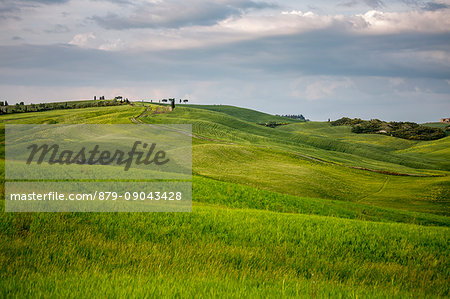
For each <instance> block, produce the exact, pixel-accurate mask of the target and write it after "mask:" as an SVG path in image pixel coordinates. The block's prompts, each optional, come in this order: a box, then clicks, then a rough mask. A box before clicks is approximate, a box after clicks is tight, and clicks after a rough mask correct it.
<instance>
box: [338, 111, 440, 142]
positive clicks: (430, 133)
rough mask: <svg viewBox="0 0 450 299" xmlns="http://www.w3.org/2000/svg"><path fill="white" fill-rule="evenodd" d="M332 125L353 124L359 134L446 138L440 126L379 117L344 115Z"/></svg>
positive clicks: (410, 138)
mask: <svg viewBox="0 0 450 299" xmlns="http://www.w3.org/2000/svg"><path fill="white" fill-rule="evenodd" d="M331 125H332V126H351V127H352V132H353V133H357V134H361V133H363V134H382V135H388V136H393V137H398V138H403V139H409V140H436V139H440V138H444V137H445V136H446V134H445V132H444V131H443V130H442V129H440V128H432V127H427V126H422V125H419V124H416V123H413V122H393V121H391V122H386V121H381V120H379V119H371V120H362V119H360V118H353V119H351V118H348V117H343V118H340V119H338V120H335V121H332V122H331Z"/></svg>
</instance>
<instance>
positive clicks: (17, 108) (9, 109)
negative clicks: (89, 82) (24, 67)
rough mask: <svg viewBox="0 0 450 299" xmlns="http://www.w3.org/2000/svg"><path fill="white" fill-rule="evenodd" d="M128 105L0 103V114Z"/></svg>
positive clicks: (116, 102)
mask: <svg viewBox="0 0 450 299" xmlns="http://www.w3.org/2000/svg"><path fill="white" fill-rule="evenodd" d="M127 104H130V102H129V101H128V99H126V100H122V99H120V100H117V99H113V100H96V101H73V102H70V101H69V102H60V103H40V104H30V105H25V104H24V103H23V102H20V103H17V104H15V105H8V102H0V114H12V113H24V112H40V111H49V110H61V109H80V108H89V107H106V106H120V105H127Z"/></svg>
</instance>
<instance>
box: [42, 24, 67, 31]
mask: <svg viewBox="0 0 450 299" xmlns="http://www.w3.org/2000/svg"><path fill="white" fill-rule="evenodd" d="M45 32H46V33H67V32H70V29H69V27H67V26H66V25H61V24H56V25H55V26H53V27H52V28H51V29H47V30H45Z"/></svg>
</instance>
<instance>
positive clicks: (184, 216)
mask: <svg viewBox="0 0 450 299" xmlns="http://www.w3.org/2000/svg"><path fill="white" fill-rule="evenodd" d="M152 111H153V112H154V111H156V110H155V105H150V104H149V103H137V104H136V105H135V106H117V107H101V108H85V109H73V110H55V111H48V112H38V113H23V114H11V115H3V116H0V119H1V120H2V130H1V132H2V134H3V137H2V140H3V142H4V129H3V128H4V124H5V123H40V124H45V123H48V124H51V123H101V124H108V123H129V124H131V123H136V125H139V124H140V123H147V124H167V123H191V124H192V128H193V131H192V135H193V202H194V203H193V212H192V213H178V214H177V213H2V216H1V217H0V227H1V229H0V238H1V241H0V252H1V253H0V269H1V273H0V294H1V296H2V297H7V296H11V297H31V296H36V295H38V296H44V297H56V296H65V297H80V296H94V297H97V296H111V297H118V296H127V297H129V296H134V297H141V296H144V295H146V296H171V297H173V296H183V297H186V296H189V297H193V296H196V297H197V296H200V297H211V296H221V297H223V296H227V297H229V296H232V297H241V296H242V297H244V296H245V297H250V296H251V297H268V296H270V297H275V296H287V297H298V296H302V297H339V296H341V297H342V296H343V297H367V298H376V297H380V298H386V297H398V298H404V297H414V298H417V297H424V298H429V297H447V296H449V284H448V279H449V276H450V273H449V269H450V265H449V261H450V248H449V241H450V231H449V226H450V218H449V213H450V210H449V198H450V193H449V192H450V180H449V176H448V175H449V174H450V164H449V161H450V159H449V158H450V151H449V148H450V147H449V145H450V137H446V138H443V139H440V140H436V141H408V140H403V139H398V138H394V137H388V136H379V135H361V134H352V133H351V132H350V129H349V128H347V127H331V126H330V125H329V124H328V123H319V122H306V123H304V122H299V121H296V120H292V119H286V118H281V117H277V116H273V115H268V114H265V113H260V112H257V111H254V110H249V109H243V108H238V107H232V106H222V105H213V106H212V105H210V106H201V105H178V106H177V107H176V109H175V110H174V111H173V112H167V113H158V114H157V113H153V112H152ZM267 121H275V122H289V124H288V125H285V126H279V127H277V128H269V127H264V126H261V125H258V124H257V123H258V122H267ZM2 155H4V153H3V147H2ZM1 164H2V166H1V171H2V177H4V160H3V159H2V160H1ZM2 188H3V187H2ZM3 193H4V192H2V194H3ZM2 200H4V199H3V198H2ZM1 209H4V205H3V204H2V208H1Z"/></svg>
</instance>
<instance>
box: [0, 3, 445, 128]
mask: <svg viewBox="0 0 450 299" xmlns="http://www.w3.org/2000/svg"><path fill="white" fill-rule="evenodd" d="M94 95H96V96H97V97H98V96H102V95H104V96H105V97H106V98H112V97H114V96H116V95H122V96H124V97H127V98H129V99H130V100H141V99H146V100H150V99H153V100H157V99H162V98H177V99H178V98H180V99H189V102H190V103H193V104H222V105H236V106H240V107H247V108H251V109H256V110H259V111H263V112H267V113H271V114H303V115H304V116H305V117H306V118H308V119H311V120H327V119H328V118H330V119H332V120H333V119H337V118H340V117H343V116H347V117H360V118H363V119H372V118H378V119H382V120H388V121H391V120H396V121H415V122H428V121H439V119H440V118H442V117H450V0H434V1H421V0H392V1H386V0H335V1H328V0H323V1H320V0H319V1H318V0H316V1H309V0H307V1H292V0H283V1H270V0H264V1H259V0H212V1H200V0H192V1H188V0H185V1H183V0H149V1H135V0H0V99H1V100H7V101H8V103H9V104H14V103H17V102H20V101H23V102H25V103H26V104H27V103H41V102H51V101H62V100H75V99H92V98H93V96H94Z"/></svg>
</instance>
